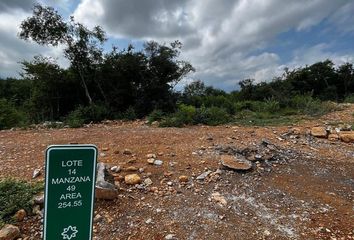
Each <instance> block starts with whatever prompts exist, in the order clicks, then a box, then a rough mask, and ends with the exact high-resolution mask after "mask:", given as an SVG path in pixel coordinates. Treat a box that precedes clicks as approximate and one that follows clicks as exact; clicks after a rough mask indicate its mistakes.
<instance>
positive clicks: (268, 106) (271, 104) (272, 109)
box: [263, 99, 280, 113]
mask: <svg viewBox="0 0 354 240" xmlns="http://www.w3.org/2000/svg"><path fill="white" fill-rule="evenodd" d="M279 110H280V104H279V102H278V101H276V100H274V99H267V100H265V102H264V103H263V111H265V112H269V113H276V112H278V111H279Z"/></svg>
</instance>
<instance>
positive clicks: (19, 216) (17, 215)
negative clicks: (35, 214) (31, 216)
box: [14, 209, 27, 222]
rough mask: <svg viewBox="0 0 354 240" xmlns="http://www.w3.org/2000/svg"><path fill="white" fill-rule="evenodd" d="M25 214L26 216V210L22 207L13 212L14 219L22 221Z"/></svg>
mask: <svg viewBox="0 0 354 240" xmlns="http://www.w3.org/2000/svg"><path fill="white" fill-rule="evenodd" d="M26 216H27V213H26V211H25V210H24V209H20V210H18V211H17V212H16V213H15V215H14V218H15V219H16V221H18V222H22V221H23V219H25V217H26Z"/></svg>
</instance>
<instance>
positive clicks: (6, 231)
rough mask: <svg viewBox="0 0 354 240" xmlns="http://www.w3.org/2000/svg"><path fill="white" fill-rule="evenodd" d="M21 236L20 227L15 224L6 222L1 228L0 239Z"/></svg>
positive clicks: (11, 239) (12, 238) (5, 239)
mask: <svg viewBox="0 0 354 240" xmlns="http://www.w3.org/2000/svg"><path fill="white" fill-rule="evenodd" d="M20 236H21V233H20V229H19V228H18V227H16V226H14V225H10V224H6V225H5V226H4V227H3V228H2V229H1V230H0V240H14V239H17V238H19V237H20Z"/></svg>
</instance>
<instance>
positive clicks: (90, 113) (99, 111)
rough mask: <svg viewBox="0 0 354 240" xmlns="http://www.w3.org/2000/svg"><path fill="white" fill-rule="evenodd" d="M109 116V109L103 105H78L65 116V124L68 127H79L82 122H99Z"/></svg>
mask: <svg viewBox="0 0 354 240" xmlns="http://www.w3.org/2000/svg"><path fill="white" fill-rule="evenodd" d="M109 117H110V114H109V110H108V109H107V107H106V106H104V105H96V104H92V105H90V106H85V107H84V106H79V107H78V108H77V109H75V110H74V111H72V112H70V113H69V114H68V116H67V117H66V120H65V122H66V124H68V125H69V126H70V127H74V128H75V127H81V126H82V125H83V124H84V123H89V122H95V123H97V122H100V121H102V120H104V119H107V118H109Z"/></svg>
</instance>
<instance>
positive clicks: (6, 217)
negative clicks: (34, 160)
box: [0, 178, 43, 225]
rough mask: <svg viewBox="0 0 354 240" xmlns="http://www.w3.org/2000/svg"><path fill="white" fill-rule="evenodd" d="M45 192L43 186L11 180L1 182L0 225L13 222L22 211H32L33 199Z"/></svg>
mask: <svg viewBox="0 0 354 240" xmlns="http://www.w3.org/2000/svg"><path fill="white" fill-rule="evenodd" d="M42 190H43V184H41V183H36V184H31V183H27V182H24V181H19V180H15V179H11V178H6V179H3V180H0V225H1V222H2V223H5V222H9V221H11V217H12V216H13V215H14V214H15V213H16V212H17V211H18V210H20V209H25V210H26V211H27V212H30V210H31V205H32V203H31V199H32V198H33V196H34V195H35V194H37V193H38V192H40V191H42Z"/></svg>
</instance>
